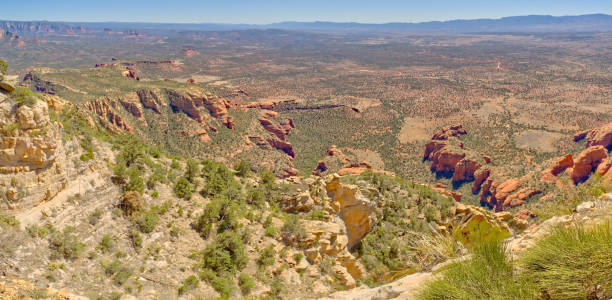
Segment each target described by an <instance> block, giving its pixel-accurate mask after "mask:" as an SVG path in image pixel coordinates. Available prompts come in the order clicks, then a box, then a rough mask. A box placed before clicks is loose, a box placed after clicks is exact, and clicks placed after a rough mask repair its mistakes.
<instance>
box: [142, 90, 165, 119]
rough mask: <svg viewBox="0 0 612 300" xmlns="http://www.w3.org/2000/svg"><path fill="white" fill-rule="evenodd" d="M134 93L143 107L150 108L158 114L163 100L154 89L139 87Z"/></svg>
mask: <svg viewBox="0 0 612 300" xmlns="http://www.w3.org/2000/svg"><path fill="white" fill-rule="evenodd" d="M136 94H137V95H138V99H140V103H141V104H142V106H143V107H144V108H148V109H151V110H153V111H154V112H156V113H158V114H160V113H161V109H160V107H161V106H162V105H163V102H162V101H161V99H160V96H159V95H158V93H157V92H156V91H153V90H146V89H141V90H138V91H136Z"/></svg>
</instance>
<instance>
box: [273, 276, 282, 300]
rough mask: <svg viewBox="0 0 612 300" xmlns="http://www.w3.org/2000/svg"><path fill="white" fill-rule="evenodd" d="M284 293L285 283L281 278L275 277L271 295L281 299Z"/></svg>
mask: <svg viewBox="0 0 612 300" xmlns="http://www.w3.org/2000/svg"><path fill="white" fill-rule="evenodd" d="M283 293H285V284H284V283H283V281H282V280H281V279H280V278H278V277H275V278H274V279H273V280H272V283H270V296H272V298H274V299H281V296H282V294H283Z"/></svg>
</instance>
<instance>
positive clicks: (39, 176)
mask: <svg viewBox="0 0 612 300" xmlns="http://www.w3.org/2000/svg"><path fill="white" fill-rule="evenodd" d="M1 96H3V95H2V94H1V93H0V98H2V97H1ZM3 99H4V98H3ZM55 100H57V101H58V102H59V101H60V99H55ZM61 101H65V100H61ZM0 131H1V132H2V136H1V137H0V196H2V197H3V198H4V199H5V200H6V201H0V208H9V209H20V208H25V207H32V206H35V205H37V204H39V203H40V202H42V201H47V200H50V199H51V198H52V197H54V196H55V195H56V194H57V193H59V192H60V191H61V190H63V189H64V188H65V187H66V182H67V177H66V176H64V175H65V173H64V172H65V170H66V169H67V168H66V167H65V164H66V161H67V158H66V152H65V149H64V143H63V142H62V127H61V124H60V123H55V122H52V121H51V120H50V118H49V106H48V104H47V102H46V101H42V100H40V99H37V100H36V101H35V102H34V103H33V104H32V105H31V106H29V105H21V106H19V105H17V104H16V103H15V102H14V101H13V100H12V99H11V98H6V99H4V101H1V103H0Z"/></svg>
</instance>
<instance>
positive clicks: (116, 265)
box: [102, 260, 132, 286]
mask: <svg viewBox="0 0 612 300" xmlns="http://www.w3.org/2000/svg"><path fill="white" fill-rule="evenodd" d="M102 268H104V273H105V274H106V275H108V276H112V278H113V282H114V283H115V284H116V285H119V286H121V285H123V284H125V283H126V282H127V280H128V279H129V278H130V276H132V270H131V269H130V268H129V267H127V266H125V265H123V264H122V263H121V262H120V261H118V260H114V261H112V262H109V261H104V262H102Z"/></svg>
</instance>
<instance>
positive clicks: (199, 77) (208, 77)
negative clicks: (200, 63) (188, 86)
mask: <svg viewBox="0 0 612 300" xmlns="http://www.w3.org/2000/svg"><path fill="white" fill-rule="evenodd" d="M173 79H174V80H175V81H177V82H187V80H188V79H193V80H195V81H196V82H211V81H219V80H221V77H219V76H212V75H191V76H190V77H177V78H173Z"/></svg>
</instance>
